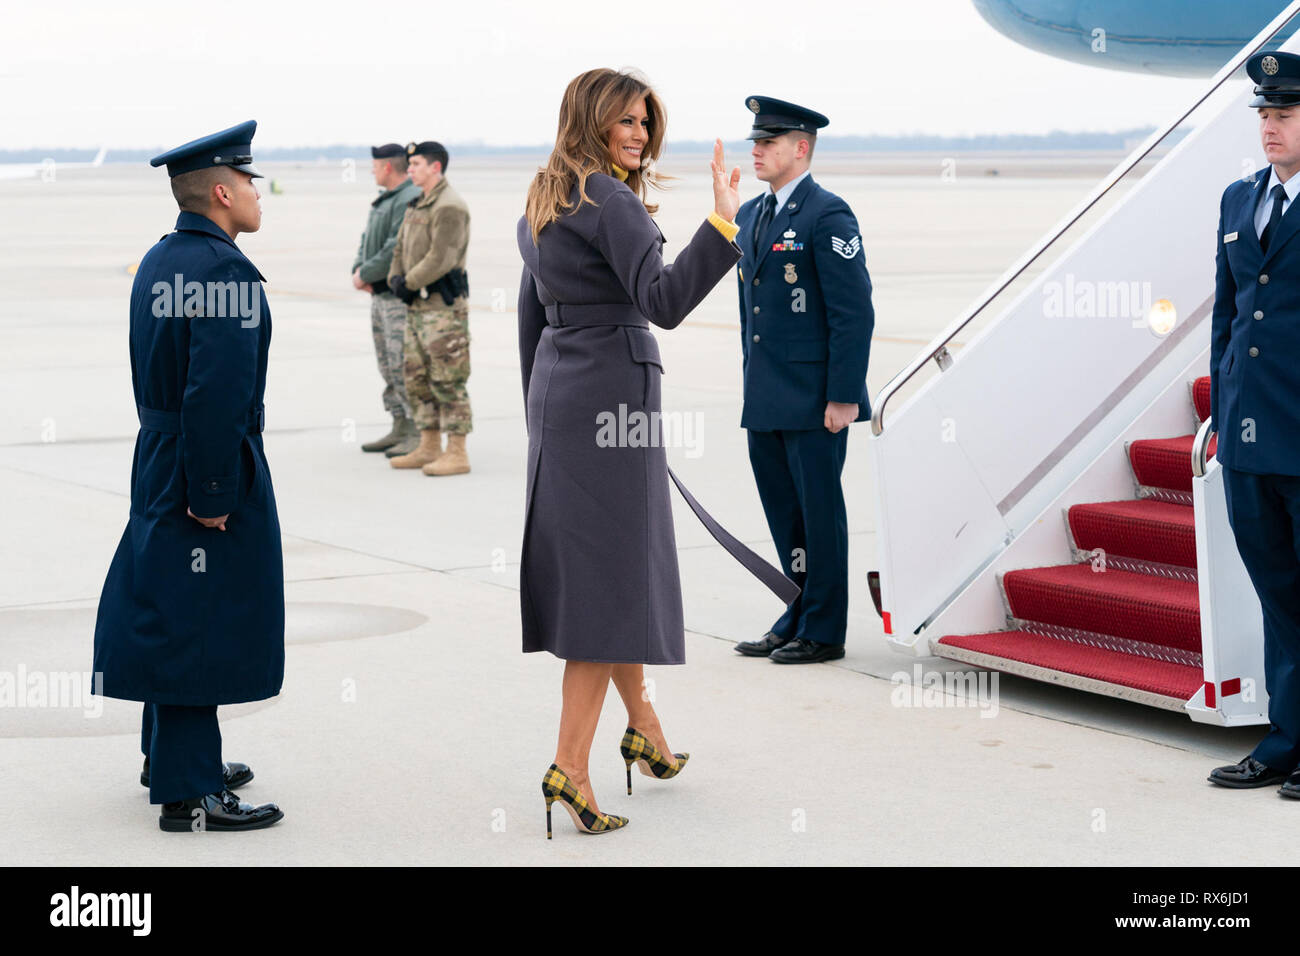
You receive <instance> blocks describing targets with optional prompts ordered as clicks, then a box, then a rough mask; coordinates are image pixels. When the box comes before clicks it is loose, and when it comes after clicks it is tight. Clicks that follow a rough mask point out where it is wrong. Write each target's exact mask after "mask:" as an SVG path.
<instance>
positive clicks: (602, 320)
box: [546, 302, 650, 329]
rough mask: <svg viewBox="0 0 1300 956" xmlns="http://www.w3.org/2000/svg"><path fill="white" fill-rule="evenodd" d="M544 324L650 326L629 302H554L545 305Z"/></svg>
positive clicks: (563, 325)
mask: <svg viewBox="0 0 1300 956" xmlns="http://www.w3.org/2000/svg"><path fill="white" fill-rule="evenodd" d="M546 324H547V325H550V326H551V327H552V328H567V327H575V326H576V327H590V326H598V325H633V326H638V327H640V328H643V329H648V328H650V320H649V319H647V318H646V317H645V316H644V315H642V314H641V313H640V312H638V311H637V308H636V306H634V305H632V304H631V303H629V302H610V303H599V304H590V303H587V304H582V305H572V304H569V303H567V302H556V303H555V304H554V305H548V306H547V307H546Z"/></svg>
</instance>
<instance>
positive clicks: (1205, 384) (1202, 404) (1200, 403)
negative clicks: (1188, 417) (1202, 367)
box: [1192, 375, 1210, 421]
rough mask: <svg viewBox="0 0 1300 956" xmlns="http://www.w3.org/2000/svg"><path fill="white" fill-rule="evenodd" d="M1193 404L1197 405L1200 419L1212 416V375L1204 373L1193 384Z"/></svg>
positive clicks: (1197, 413) (1197, 415)
mask: <svg viewBox="0 0 1300 956" xmlns="http://www.w3.org/2000/svg"><path fill="white" fill-rule="evenodd" d="M1192 404H1193V405H1195V406H1196V417H1197V419H1198V420H1199V421H1205V420H1206V419H1207V418H1209V417H1210V376H1208V375H1202V376H1201V377H1200V378H1198V379H1197V380H1196V384H1195V385H1193V386H1192Z"/></svg>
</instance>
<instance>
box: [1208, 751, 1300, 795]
mask: <svg viewBox="0 0 1300 956" xmlns="http://www.w3.org/2000/svg"><path fill="white" fill-rule="evenodd" d="M1287 777H1288V775H1287V774H1286V773H1284V772H1282V771H1281V770H1274V769H1273V768H1272V767H1270V766H1269V765H1268V764H1263V763H1260V762H1259V761H1258V760H1256V759H1255V758H1254V757H1243V758H1242V760H1241V763H1238V764H1234V765H1232V766H1231V767H1215V768H1214V769H1213V770H1211V771H1210V776H1209V777H1208V778H1206V779H1208V780H1209V781H1210V783H1217V784H1218V785H1219V786H1221V787H1234V788H1236V789H1238V790H1244V789H1247V788H1249V787H1272V786H1276V785H1277V784H1279V783H1281V782H1282V781H1283V780H1286V779H1287ZM1297 784H1298V785H1300V778H1297ZM1288 796H1296V797H1300V790H1297V792H1296V793H1294V794H1288Z"/></svg>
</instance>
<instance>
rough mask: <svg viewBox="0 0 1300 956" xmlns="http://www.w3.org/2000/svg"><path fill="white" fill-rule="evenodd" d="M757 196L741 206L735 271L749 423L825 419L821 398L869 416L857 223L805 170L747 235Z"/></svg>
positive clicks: (866, 310)
mask: <svg viewBox="0 0 1300 956" xmlns="http://www.w3.org/2000/svg"><path fill="white" fill-rule="evenodd" d="M762 198H763V197H762V196H757V197H755V198H754V199H751V200H749V201H748V202H746V203H745V204H744V205H742V206H741V207H740V212H739V213H737V215H736V224H737V225H738V226H740V233H739V234H738V235H737V236H736V242H737V243H738V244H739V245H740V248H741V249H742V250H743V251H744V257H743V258H742V259H741V260H740V264H739V266H738V269H737V273H736V277H737V281H738V283H739V291H740V337H741V348H742V349H743V352H744V361H745V401H744V409H743V411H742V412H741V420H740V425H741V427H742V428H749V429H753V430H755V431H787V430H799V431H805V430H808V429H813V428H822V427H824V424H823V423H824V421H825V417H826V403H827V402H843V403H844V404H853V403H857V405H858V417H857V418H856V419H854V420H855V421H866V420H867V419H869V418H870V417H871V405H870V400H869V399H868V397H867V357H868V353H869V352H870V349H871V330H872V327H873V326H874V324H875V313H874V312H873V311H872V308H871V279H870V277H869V276H868V275H867V262H866V254H865V253H864V251H863V249H862V236H861V233H860V232H859V231H858V221H857V219H856V218H855V217H854V215H853V211H852V210H851V209H849V207H848V204H847V203H846V202H844V200H842V199H840V197H838V196H836V195H835V194H834V193H830V192H827V191H826V190H825V189H822V188H821V187H820V186H818V185H817V183H815V182H814V181H813V178H812V176H808V177H806V178H805V179H804V181H803V182H801V183H800V184H799V185H798V186H797V187H795V190H794V192H793V193H791V194H790V198H789V199H788V200H787V201H786V203H785V205H784V206H782V207H781V208H780V209H778V210H776V214H775V215H774V216H773V217H772V222H771V223H770V224H769V225H768V228H767V232H766V234H765V235H764V236H763V237H762V238H761V239H759V240H757V241H756V240H755V237H754V217H755V216H756V215H757V214H758V209H759V204H760V203H761V202H762Z"/></svg>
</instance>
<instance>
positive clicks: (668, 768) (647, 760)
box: [618, 727, 691, 793]
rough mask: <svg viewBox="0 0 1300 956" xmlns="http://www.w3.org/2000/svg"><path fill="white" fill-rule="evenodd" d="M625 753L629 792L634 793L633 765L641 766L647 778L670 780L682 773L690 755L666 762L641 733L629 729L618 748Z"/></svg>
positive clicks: (677, 755) (661, 754) (679, 755)
mask: <svg viewBox="0 0 1300 956" xmlns="http://www.w3.org/2000/svg"><path fill="white" fill-rule="evenodd" d="M618 749H619V750H620V751H622V753H623V762H624V763H625V764H627V792H628V793H631V792H632V764H634V763H635V764H639V765H640V767H641V772H642V773H643V774H645V775H646V776H647V777H658V778H659V779H660V780H668V779H670V778H672V777H675V776H677V775H678V774H679V773H681V772H682V768H683V767H685V766H686V761H688V760H690V759H691V755H690V754H673V757H674V758H675V759H673V760H666V759H665V758H664V755H663V753H661V752H660V750H659V748H658V747H656V746H655V745H654V744H652V743H651V742H650V741H649V740H647V739H646V738H645V736H644V735H643V734H642V733H640V731H638V730H636V729H635V728H632V727H629V728H628V729H627V732H626V733H624V734H623V743H622V744H621V745H620V746H619V748H618Z"/></svg>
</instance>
